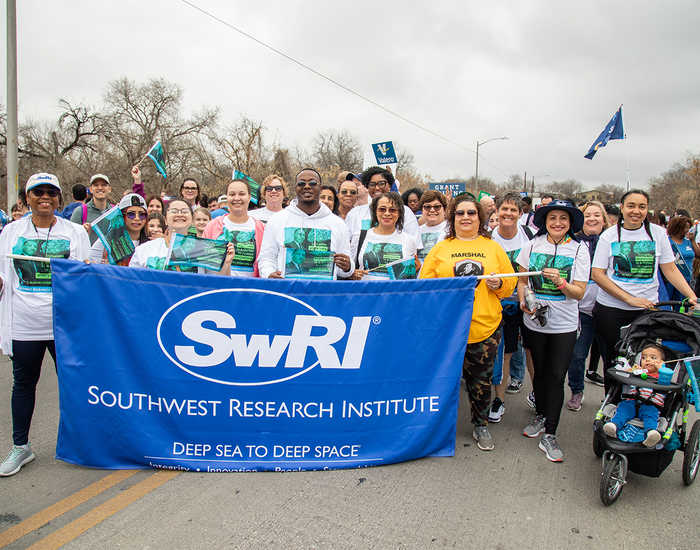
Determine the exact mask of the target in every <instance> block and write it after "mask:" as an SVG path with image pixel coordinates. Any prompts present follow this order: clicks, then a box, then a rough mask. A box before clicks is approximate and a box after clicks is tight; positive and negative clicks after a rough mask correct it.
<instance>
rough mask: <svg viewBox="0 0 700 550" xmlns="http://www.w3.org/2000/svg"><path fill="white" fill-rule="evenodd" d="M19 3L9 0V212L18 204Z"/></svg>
mask: <svg viewBox="0 0 700 550" xmlns="http://www.w3.org/2000/svg"><path fill="white" fill-rule="evenodd" d="M17 143H18V142H17V2H16V0H7V212H8V214H9V212H10V208H12V205H13V204H14V203H16V202H17V172H18V170H17Z"/></svg>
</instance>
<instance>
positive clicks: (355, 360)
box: [156, 288, 372, 386]
mask: <svg viewBox="0 0 700 550" xmlns="http://www.w3.org/2000/svg"><path fill="white" fill-rule="evenodd" d="M371 319H372V318H371V316H368V317H353V318H352V321H351V323H350V327H349V328H348V326H347V324H346V322H345V321H344V320H343V319H341V318H340V317H332V316H326V315H321V313H319V312H318V311H316V310H315V309H314V308H313V307H311V306H310V305H309V304H307V303H305V302H303V301H302V300H299V299H298V298H295V297H293V296H288V295H286V294H282V293H279V292H273V291H270V290H262V289H250V288H246V289H244V288H227V289H220V290H210V291H207V292H202V293H200V294H195V295H194V296H190V297H189V298H185V299H184V300H180V301H179V302H177V303H176V304H174V305H173V306H171V307H170V308H168V309H167V310H166V311H165V313H163V315H162V316H161V318H160V320H159V321H158V327H157V329H156V336H157V338H158V345H159V346H160V348H161V350H162V351H163V353H164V354H165V356H166V357H167V358H168V359H169V360H170V361H172V362H173V363H174V364H175V365H176V366H177V367H178V368H180V369H182V370H183V371H185V372H187V373H188V374H191V375H192V376H196V377H197V378H201V379H202V380H208V381H209V382H215V383H217V384H227V385H231V386H260V385H266V384H276V383H279V382H285V381H287V380H291V379H293V378H296V377H298V376H301V375H302V374H305V373H307V372H309V371H310V370H311V369H313V368H315V367H319V368H322V369H359V368H360V365H361V363H362V356H363V354H364V349H365V343H366V341H367V334H368V332H369V327H370V321H371ZM340 350H343V353H342V356H341V353H340ZM341 357H342V359H341Z"/></svg>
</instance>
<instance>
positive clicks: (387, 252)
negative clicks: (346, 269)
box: [362, 242, 403, 279]
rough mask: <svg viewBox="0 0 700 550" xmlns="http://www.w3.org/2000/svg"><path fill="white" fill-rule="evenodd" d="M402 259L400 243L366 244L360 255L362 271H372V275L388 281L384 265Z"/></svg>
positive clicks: (387, 273)
mask: <svg viewBox="0 0 700 550" xmlns="http://www.w3.org/2000/svg"><path fill="white" fill-rule="evenodd" d="M402 258H403V246H402V245H401V244H400V243H374V242H368V243H367V244H366V245H365V251H364V253H363V254H362V269H368V270H369V269H374V271H372V275H374V276H377V277H385V278H387V279H388V278H389V272H388V271H387V269H386V264H390V263H391V262H395V261H397V260H401V259H402ZM379 266H382V267H379ZM376 268H379V269H376Z"/></svg>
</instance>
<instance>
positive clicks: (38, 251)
mask: <svg viewBox="0 0 700 550" xmlns="http://www.w3.org/2000/svg"><path fill="white" fill-rule="evenodd" d="M12 253H13V254H20V255H22V256H43V257H45V258H68V257H69V256H70V241H68V240H66V239H52V240H50V241H47V240H46V239H26V238H25V237H20V238H19V239H17V242H16V243H15V246H14V247H12ZM13 264H14V268H15V271H16V272H17V278H18V279H19V290H22V291H24V292H51V264H49V263H48V262H35V261H33V260H16V259H15V260H13Z"/></svg>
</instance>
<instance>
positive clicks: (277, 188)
mask: <svg viewBox="0 0 700 550" xmlns="http://www.w3.org/2000/svg"><path fill="white" fill-rule="evenodd" d="M297 185H298V184H297ZM265 191H278V192H279V191H282V186H281V185H268V186H267V187H266V188H265Z"/></svg>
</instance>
